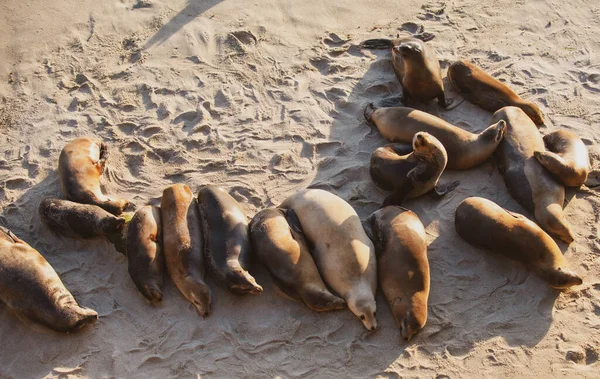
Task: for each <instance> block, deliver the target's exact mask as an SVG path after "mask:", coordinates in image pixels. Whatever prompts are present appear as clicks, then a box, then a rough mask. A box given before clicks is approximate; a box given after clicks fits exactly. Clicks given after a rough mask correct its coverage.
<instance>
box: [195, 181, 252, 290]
mask: <svg viewBox="0 0 600 379" xmlns="http://www.w3.org/2000/svg"><path fill="white" fill-rule="evenodd" d="M198 204H199V209H200V220H201V221H202V223H201V225H202V237H203V239H204V258H205V260H206V265H207V267H208V270H209V273H210V274H211V276H212V278H213V279H214V281H215V282H216V283H217V284H219V285H220V286H222V287H224V288H227V289H229V290H230V291H231V292H233V293H235V294H238V295H243V294H247V293H250V294H253V295H257V294H260V293H262V291H263V288H262V287H261V286H260V285H258V284H257V283H256V280H255V279H254V277H253V276H252V275H250V273H249V272H248V265H249V261H250V253H251V246H250V235H249V232H248V220H247V219H246V215H245V214H244V211H243V210H242V208H241V207H240V205H239V204H238V202H237V201H236V200H235V199H234V198H233V197H231V196H230V195H229V193H227V191H225V190H224V189H223V188H220V187H218V186H212V185H210V186H204V187H202V188H201V189H200V191H198Z"/></svg>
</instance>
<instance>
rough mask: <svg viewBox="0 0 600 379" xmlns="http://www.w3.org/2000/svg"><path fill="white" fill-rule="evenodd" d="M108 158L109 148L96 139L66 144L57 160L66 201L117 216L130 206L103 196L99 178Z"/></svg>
mask: <svg viewBox="0 0 600 379" xmlns="http://www.w3.org/2000/svg"><path fill="white" fill-rule="evenodd" d="M107 158H108V146H107V145H106V144H105V143H104V142H102V141H100V140H98V139H96V138H77V139H75V140H73V141H72V142H70V143H68V144H67V145H66V146H65V147H64V148H63V149H62V151H61V152H60V157H59V158H58V176H59V178H60V185H61V188H62V191H63V193H64V195H65V197H66V198H67V199H68V200H71V201H75V202H77V203H83V204H94V205H97V206H99V207H100V208H102V209H104V210H106V211H108V212H110V213H112V214H115V215H119V214H121V213H122V212H123V210H124V209H125V208H126V207H127V206H128V205H129V202H128V201H127V200H114V199H111V198H109V197H107V196H106V195H104V194H103V193H102V190H101V189H100V176H101V175H102V173H103V172H104V167H105V166H106V160H107Z"/></svg>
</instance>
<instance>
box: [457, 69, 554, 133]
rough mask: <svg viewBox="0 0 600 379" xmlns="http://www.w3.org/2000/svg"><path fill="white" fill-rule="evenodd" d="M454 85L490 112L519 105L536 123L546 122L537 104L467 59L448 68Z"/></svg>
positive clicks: (474, 102) (467, 97) (466, 96)
mask: <svg viewBox="0 0 600 379" xmlns="http://www.w3.org/2000/svg"><path fill="white" fill-rule="evenodd" d="M447 75H448V80H449V81H450V84H452V87H454V89H456V90H457V91H458V92H459V93H460V94H461V95H462V96H464V97H465V98H466V99H467V100H469V101H470V102H471V103H473V104H477V105H479V106H480V107H481V108H483V109H485V110H488V111H490V112H496V111H497V110H498V109H500V108H502V107H506V106H509V105H512V106H515V107H519V108H521V109H522V110H523V112H525V113H526V114H527V116H529V117H530V118H531V120H532V121H533V122H535V124H536V125H542V124H543V123H544V116H543V115H542V111H540V108H538V106H537V105H535V104H534V103H532V102H531V101H527V100H524V99H522V98H521V97H520V96H519V95H517V94H516V93H515V91H513V90H512V89H510V88H509V87H508V86H507V85H506V84H504V83H502V82H501V81H499V80H498V79H495V78H494V77H493V76H491V75H489V74H488V73H487V72H485V71H483V70H482V69H480V68H479V67H477V66H475V65H474V64H472V63H471V62H468V61H466V60H460V61H457V62H454V63H452V64H451V65H450V67H449V68H448V74H447Z"/></svg>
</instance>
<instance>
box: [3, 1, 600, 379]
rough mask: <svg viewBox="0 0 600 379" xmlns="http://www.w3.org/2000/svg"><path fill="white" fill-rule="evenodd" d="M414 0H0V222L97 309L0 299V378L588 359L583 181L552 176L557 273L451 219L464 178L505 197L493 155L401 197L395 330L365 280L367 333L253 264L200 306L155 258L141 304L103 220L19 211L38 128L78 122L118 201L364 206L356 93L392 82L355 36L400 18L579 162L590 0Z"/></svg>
mask: <svg viewBox="0 0 600 379" xmlns="http://www.w3.org/2000/svg"><path fill="white" fill-rule="evenodd" d="M421 4H422V2H418V1H388V0H386V1H362V2H355V1H350V0H337V1H323V0H321V1H292V0H263V1H241V0H224V1H217V0H212V1H196V0H188V1H187V2H186V1H182V0H173V1H163V0H148V1H136V0H121V1H115V0H113V1H98V0H95V1H90V0H85V1H83V0H79V1H75V0H63V1H57V0H54V1H45V2H39V1H33V0H3V1H2V2H1V4H0V79H1V80H0V94H1V96H0V146H1V147H2V149H1V150H2V152H3V153H2V155H0V208H1V216H0V223H1V224H2V225H5V226H7V227H9V228H11V229H12V230H13V231H14V232H15V233H16V234H17V235H19V236H20V237H22V238H24V239H25V240H27V241H28V242H29V243H31V244H32V245H33V246H34V247H36V248H37V249H38V250H39V251H40V252H41V253H42V254H43V255H44V256H45V257H46V258H47V259H48V261H49V262H50V263H51V264H52V265H53V266H54V267H55V269H56V270H57V271H58V273H59V274H60V275H61V277H62V279H63V281H64V282H65V284H66V285H67V287H68V288H69V289H70V290H71V291H72V292H73V294H74V295H75V297H76V298H77V299H78V301H79V302H80V303H81V304H82V305H85V306H89V307H92V308H94V309H96V310H97V311H98V313H99V315H100V319H99V321H98V323H97V324H96V325H95V326H93V327H91V328H89V329H87V330H84V331H83V332H81V333H77V334H74V335H66V336H65V335H59V334H56V333H53V332H50V331H47V330H44V329H41V328H38V327H33V326H30V325H26V324H24V323H23V322H22V321H21V320H19V319H18V318H17V317H15V316H14V315H13V313H12V312H10V311H9V310H8V309H7V308H6V306H4V305H0V347H1V348H0V377H1V378H28V377H36V378H37V377H60V378H71V377H94V378H96V377H127V378H130V377H131V378H149V377H156V378H166V377H195V376H202V377H209V378H210V377H256V378H259V377H260V378H263V377H293V376H294V377H295V376H301V377H305V376H310V377H333V376H336V377H356V378H363V377H374V376H381V377H417V376H418V377H431V378H434V377H435V378H447V377H451V378H454V377H467V378H481V377H488V378H498V377H523V376H532V377H539V378H546V377H570V378H575V377H577V378H579V377H588V378H592V377H596V378H597V377H598V376H599V372H600V367H599V366H600V364H599V363H598V355H599V354H600V258H599V255H598V251H599V247H600V245H599V242H598V233H599V230H598V223H599V215H600V213H599V212H600V198H599V197H598V196H597V195H594V194H590V193H582V192H578V191H573V190H568V191H567V195H568V196H567V201H566V208H565V209H566V214H567V218H568V220H569V222H570V223H571V224H572V226H573V229H574V231H575V232H576V234H577V239H576V241H575V243H573V244H572V245H571V246H569V247H568V248H567V247H565V245H562V244H561V245H560V246H561V247H562V249H563V251H564V252H565V254H566V256H567V257H568V259H569V260H570V262H571V264H572V267H573V268H574V269H575V271H576V272H578V273H579V274H581V275H582V276H583V277H584V278H585V281H584V284H583V285H582V286H579V287H577V288H573V289H572V290H570V291H568V292H565V293H559V292H557V291H554V290H552V289H550V288H549V286H547V285H546V284H545V283H544V282H543V281H542V280H540V279H539V278H537V277H536V276H534V275H533V274H531V273H529V272H527V271H526V270H524V269H523V268H521V267H520V266H519V265H517V264H514V263H511V262H508V261H506V260H505V259H503V258H500V257H494V256H491V255H489V254H487V253H485V252H483V251H481V250H478V249H475V248H472V247H470V246H469V245H467V244H466V243H465V242H464V241H462V240H460V239H459V237H458V236H457V235H456V233H455V231H454V225H453V220H454V210H455V208H456V206H457V205H458V204H459V203H460V201H462V200H463V199H464V198H465V197H468V196H474V195H476V196H483V197H487V198H489V199H492V200H494V201H496V202H497V203H499V204H500V205H502V206H505V207H507V208H509V209H511V210H515V211H519V212H523V209H521V208H520V207H519V206H518V205H517V204H516V202H515V201H514V200H513V199H512V198H511V197H510V196H509V195H508V193H507V190H506V187H505V185H504V182H503V180H502V178H501V177H500V175H499V174H498V171H497V169H496V168H495V166H494V164H493V163H492V162H488V163H486V164H484V165H483V166H481V167H479V168H477V169H473V170H470V171H463V172H456V171H455V172H450V171H449V172H446V173H444V174H443V176H442V182H445V181H451V180H460V182H461V184H460V186H459V187H458V188H457V189H456V190H455V191H454V192H453V193H451V194H450V195H448V196H446V197H445V198H443V199H441V200H436V199H433V198H431V197H428V196H425V197H422V198H419V199H416V200H414V201H411V202H409V203H408V204H407V206H408V208H410V209H412V210H413V211H415V212H416V213H417V214H418V215H419V217H420V218H421V220H422V221H423V224H424V225H425V226H426V230H427V235H428V239H429V243H430V245H429V259H430V264H431V296H430V300H429V311H430V313H429V320H428V322H427V325H426V327H425V329H424V330H423V331H422V332H421V333H420V334H419V335H418V336H417V337H416V338H415V339H413V340H412V341H411V343H410V344H406V343H405V342H403V341H402V340H401V338H400V334H399V331H398V329H397V328H396V327H395V324H394V321H393V319H392V317H391V314H390V311H389V309H388V306H387V304H386V302H385V299H384V298H383V296H381V294H378V298H377V300H378V306H379V307H378V318H379V324H380V326H381V330H380V331H379V332H378V333H376V334H373V335H369V334H367V333H366V331H365V330H364V328H363V326H362V325H361V323H360V322H359V320H358V319H356V317H355V316H353V315H352V314H351V313H350V312H349V311H347V310H345V311H339V312H332V313H328V314H317V313H315V312H313V311H311V310H309V309H308V308H306V307H305V306H304V305H302V304H300V303H296V302H292V301H290V300H288V299H286V298H283V297H281V296H279V295H278V294H277V293H276V292H275V288H274V285H273V283H272V281H271V279H270V278H269V277H268V274H267V273H266V271H265V270H264V269H262V268H261V267H258V266H257V267H253V268H252V272H253V273H254V274H255V276H256V278H257V280H258V281H259V282H260V283H261V284H262V285H263V286H264V287H265V293H264V294H263V295H260V296H258V297H252V296H245V297H236V296H234V295H231V294H229V293H227V292H225V291H224V290H222V289H220V288H217V287H216V286H215V285H214V283H212V282H210V285H211V287H212V288H213V296H214V303H213V308H212V309H213V311H212V314H211V316H210V317H209V318H208V319H206V320H203V319H202V318H201V317H199V316H198V315H197V313H196V311H195V309H194V308H193V307H192V306H191V305H190V304H189V303H188V302H187V301H186V300H185V299H184V298H183V296H181V295H180V294H179V293H178V291H177V289H176V288H175V287H174V285H173V284H172V283H171V282H170V281H167V284H166V289H165V296H164V301H163V304H161V305H159V306H151V305H149V304H148V303H147V302H146V301H145V300H144V299H143V297H142V296H141V295H140V294H139V293H138V292H137V290H136V288H135V286H134V284H133V282H132V281H131V279H130V278H129V276H128V273H127V264H126V259H125V257H124V256H122V255H120V254H119V253H117V252H116V251H115V250H114V249H113V248H112V246H111V245H109V244H108V243H107V242H106V241H103V240H95V241H78V240H74V239H69V238H62V237H59V236H56V235H53V234H52V233H51V232H49V231H48V230H47V229H46V228H45V227H44V226H43V225H40V220H39V217H38V216H37V211H36V209H37V205H38V202H39V201H40V199H41V197H42V196H45V195H58V194H60V187H59V182H58V177H57V172H56V166H57V161H58V155H59V153H60V150H61V148H62V147H63V146H64V144H65V143H67V142H68V141H70V140H71V139H73V138H75V137H77V136H85V135H97V136H99V137H101V138H103V139H104V140H105V141H106V142H107V143H108V144H109V145H110V147H111V149H112V155H111V157H110V159H109V162H108V165H109V169H108V172H107V174H106V175H105V184H106V187H107V190H108V192H109V193H110V192H113V193H119V194H120V195H122V196H126V197H129V198H131V199H132V200H133V201H134V202H136V203H137V204H138V205H141V204H144V203H146V202H152V203H154V204H156V203H158V199H159V198H158V197H159V196H160V194H161V193H162V189H163V188H164V187H165V186H167V185H169V184H171V183H176V182H185V183H187V184H188V185H189V186H190V187H191V188H192V189H196V188H197V187H198V186H200V185H202V184H206V183H215V184H220V185H222V186H224V187H226V188H227V189H228V190H229V191H230V193H231V194H232V195H233V196H234V197H235V198H236V199H238V200H239V201H240V203H241V204H242V206H243V207H244V209H245V210H246V213H247V215H248V216H249V217H251V216H253V215H254V213H255V212H257V211H258V210H259V209H261V208H263V207H267V206H271V205H276V204H278V203H279V202H280V201H282V200H283V199H284V198H285V197H286V196H288V195H289V194H290V193H292V192H293V191H295V190H297V189H300V188H305V187H307V186H314V187H319V188H324V189H328V190H330V191H332V192H334V193H336V194H338V195H339V196H341V197H342V198H344V199H346V200H347V201H349V202H350V203H351V204H352V205H353V206H354V207H355V209H356V210H357V212H358V213H359V216H361V217H362V218H364V217H366V216H367V215H368V214H370V212H372V211H374V210H375V209H377V208H378V205H379V204H380V202H381V201H382V200H383V198H384V196H385V194H384V193H382V192H380V191H379V190H377V189H376V188H375V186H374V185H373V183H372V181H371V179H370V177H369V174H368V169H367V164H368V161H369V157H370V155H371V152H372V151H373V150H374V149H375V148H376V147H378V146H381V145H383V144H384V143H385V141H384V139H383V138H382V137H381V136H380V135H379V134H378V133H377V131H375V130H372V129H371V128H370V127H369V126H368V125H367V124H366V123H365V121H364V119H363V118H362V110H363V107H364V106H365V105H366V104H367V103H368V102H370V101H379V100H381V99H384V98H386V97H390V96H394V95H397V94H398V93H399V91H400V87H399V84H398V83H397V81H396V79H395V77H394V75H393V73H392V70H391V64H390V54H389V52H385V51H379V52H369V51H361V50H360V49H358V47H357V44H358V43H359V42H360V41H362V40H364V39H367V38H375V37H387V36H393V35H395V34H396V33H397V32H398V29H399V28H400V27H401V25H402V24H404V23H408V22H410V23H415V24H422V25H423V26H424V27H425V30H426V31H428V32H432V33H435V34H436V38H435V39H434V40H433V41H431V42H429V43H430V44H431V45H432V46H433V47H434V48H435V50H436V51H437V53H438V56H439V58H440V62H441V64H442V68H443V71H444V75H445V71H446V69H447V67H448V65H449V64H450V63H451V62H452V61H453V60H456V59H459V58H471V59H473V60H474V61H475V62H476V63H477V64H478V65H480V66H481V67H483V68H484V69H486V70H488V71H489V72H490V73H492V74H493V75H494V76H495V77H497V78H500V79H501V80H503V81H505V82H507V83H509V84H510V85H511V86H512V87H513V88H515V90H516V91H517V92H518V93H520V94H521V95H523V96H524V97H526V98H529V99H532V100H534V101H535V102H536V103H538V104H539V105H540V106H541V108H542V111H543V112H544V113H545V115H546V126H545V127H544V128H542V132H546V131H551V130H555V129H557V128H559V127H566V128H569V129H571V130H574V131H575V132H577V133H579V135H580V136H581V137H582V138H584V141H585V142H586V143H587V144H588V147H589V148H590V155H591V160H592V164H593V165H594V166H595V168H598V167H597V166H599V165H600V162H599V159H600V148H599V146H600V129H598V125H600V111H599V109H600V96H599V95H598V94H599V93H600V64H599V63H598V55H597V54H598V51H600V27H599V26H598V25H600V5H599V3H598V1H597V0H587V1H584V0H581V1H580V0H565V1H561V2H554V1H549V0H539V1H527V2H526V1H516V2H515V1H513V0H498V1H481V0H477V1H475V0H467V1H458V0H456V1H433V2H427V3H426V5H421ZM409 26H410V25H409ZM447 92H448V97H449V98H450V99H452V98H455V97H456V96H457V95H456V94H455V93H453V92H452V91H451V89H449V88H448V87H447ZM424 109H425V110H427V111H429V112H431V113H433V114H436V115H439V116H441V117H442V118H444V119H446V120H448V121H450V122H453V123H455V124H457V125H460V126H461V127H464V128H465V129H468V130H471V131H478V130H482V129H483V128H485V127H486V126H487V125H488V122H489V119H490V116H491V115H490V114H489V113H487V112H485V111H482V110H481V109H479V108H477V107H476V106H474V105H471V104H468V103H467V102H465V103H463V104H462V105H461V106H459V107H458V108H456V109H454V110H451V111H445V110H442V109H440V108H439V107H438V106H437V104H435V103H432V104H429V105H427V106H426V107H425V108H424ZM505 283H507V284H506V285H505V286H503V287H501V286H502V285H503V284H505ZM499 287H501V288H499Z"/></svg>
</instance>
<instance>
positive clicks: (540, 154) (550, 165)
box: [533, 151, 575, 182]
mask: <svg viewBox="0 0 600 379" xmlns="http://www.w3.org/2000/svg"><path fill="white" fill-rule="evenodd" d="M533 156H534V157H535V159H537V160H538V162H540V164H541V165H542V166H544V168H545V169H546V170H547V171H548V172H549V173H550V174H551V175H552V176H553V177H554V178H555V179H556V180H558V181H559V182H562V178H563V177H564V176H567V175H572V173H573V172H574V171H575V170H574V169H573V167H571V166H569V164H568V163H567V162H566V161H565V160H564V159H563V157H561V156H560V155H558V154H556V153H553V152H551V151H534V152H533Z"/></svg>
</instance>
